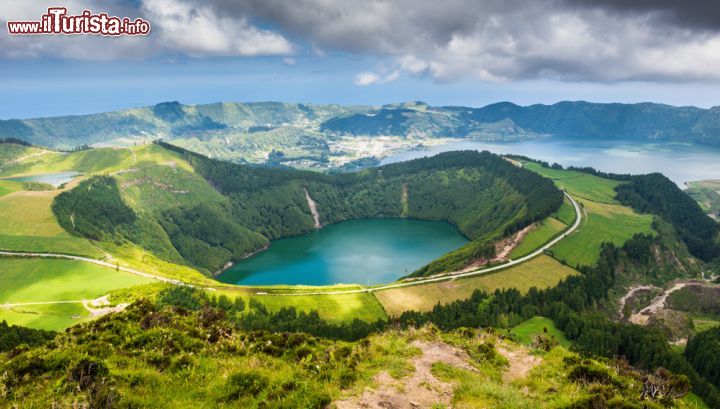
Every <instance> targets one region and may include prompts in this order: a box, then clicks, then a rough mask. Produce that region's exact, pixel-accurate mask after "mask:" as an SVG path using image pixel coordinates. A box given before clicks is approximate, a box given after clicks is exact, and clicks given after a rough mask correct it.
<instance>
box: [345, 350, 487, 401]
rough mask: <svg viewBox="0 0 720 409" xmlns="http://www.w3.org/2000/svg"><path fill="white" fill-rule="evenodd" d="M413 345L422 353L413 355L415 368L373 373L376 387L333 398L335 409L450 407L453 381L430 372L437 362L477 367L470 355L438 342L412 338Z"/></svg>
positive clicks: (472, 369) (461, 366)
mask: <svg viewBox="0 0 720 409" xmlns="http://www.w3.org/2000/svg"><path fill="white" fill-rule="evenodd" d="M412 345H413V346H414V347H416V348H419V349H420V350H421V351H422V355H420V356H418V357H415V358H413V360H412V364H413V366H414V367H415V372H413V373H412V374H411V375H409V376H407V377H405V378H402V379H394V378H392V377H391V376H390V375H389V374H388V373H387V372H381V373H380V374H378V375H377V376H376V377H375V382H376V383H377V384H378V385H379V388H378V389H366V390H365V392H363V394H362V395H360V396H356V397H351V398H348V399H343V400H341V401H338V402H336V403H335V404H336V405H337V408H338V409H350V408H377V409H380V408H382V409H413V408H431V407H433V406H434V405H443V407H451V403H452V396H453V391H454V388H455V385H454V384H453V383H449V382H443V381H441V380H439V379H437V378H436V377H435V376H434V375H433V374H432V366H433V364H434V363H436V362H443V363H446V364H448V365H452V366H456V367H458V368H462V369H466V370H469V371H476V369H475V368H474V367H473V366H472V365H470V363H469V361H470V358H469V357H468V356H467V354H466V353H465V352H464V351H461V350H459V349H456V348H454V347H452V346H450V345H448V344H444V343H441V342H424V341H415V342H413V343H412Z"/></svg>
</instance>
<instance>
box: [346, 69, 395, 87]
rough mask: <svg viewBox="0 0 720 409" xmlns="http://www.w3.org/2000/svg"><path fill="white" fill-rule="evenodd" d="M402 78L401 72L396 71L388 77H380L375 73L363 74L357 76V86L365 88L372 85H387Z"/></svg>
mask: <svg viewBox="0 0 720 409" xmlns="http://www.w3.org/2000/svg"><path fill="white" fill-rule="evenodd" d="M398 78H400V71H398V70H394V71H393V72H391V73H390V74H388V75H385V76H380V75H378V74H375V73H373V72H361V73H360V74H358V75H356V76H355V85H357V86H360V87H364V86H367V85H372V84H385V83H388V82H393V81H397V79H398Z"/></svg>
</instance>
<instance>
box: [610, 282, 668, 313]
mask: <svg viewBox="0 0 720 409" xmlns="http://www.w3.org/2000/svg"><path fill="white" fill-rule="evenodd" d="M656 288H658V287H655V286H654V285H637V286H635V287H630V290H628V292H627V294H625V295H624V296H623V297H622V298H621V299H620V305H619V308H618V316H619V317H620V318H621V319H622V318H623V317H624V316H625V314H624V310H625V304H627V300H629V299H630V298H631V297H632V296H633V295H635V293H636V292H638V291H642V290H653V289H656Z"/></svg>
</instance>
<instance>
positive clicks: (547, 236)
mask: <svg viewBox="0 0 720 409" xmlns="http://www.w3.org/2000/svg"><path fill="white" fill-rule="evenodd" d="M567 227H568V225H567V224H565V223H563V222H561V221H560V220H558V219H556V218H554V217H548V218H547V219H545V220H543V221H541V222H537V223H536V225H535V226H534V227H533V229H532V230H531V231H530V232H529V233H528V234H527V235H525V237H524V238H523V239H522V241H521V242H520V244H518V246H517V247H515V248H514V249H513V250H512V251H511V252H510V258H511V259H516V258H518V257H522V256H525V255H527V254H530V253H532V252H533V251H535V250H536V249H538V248H539V247H540V246H542V245H543V244H545V243H547V242H548V241H550V240H552V239H553V238H554V237H556V236H557V235H558V234H560V233H561V232H562V231H563V230H565V229H566V228H567Z"/></svg>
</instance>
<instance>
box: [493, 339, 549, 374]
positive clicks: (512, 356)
mask: <svg viewBox="0 0 720 409" xmlns="http://www.w3.org/2000/svg"><path fill="white" fill-rule="evenodd" d="M497 351H498V352H499V353H500V355H502V356H503V357H505V359H507V360H508V364H509V365H508V368H507V370H505V372H503V382H512V381H514V380H516V379H521V378H524V377H525V376H527V374H528V373H530V371H531V370H532V369H533V368H535V367H536V366H538V365H539V364H540V363H541V362H542V359H541V358H540V357H537V356H534V355H530V354H529V353H528V350H527V349H525V348H515V349H510V348H508V347H507V346H504V345H498V346H497Z"/></svg>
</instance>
